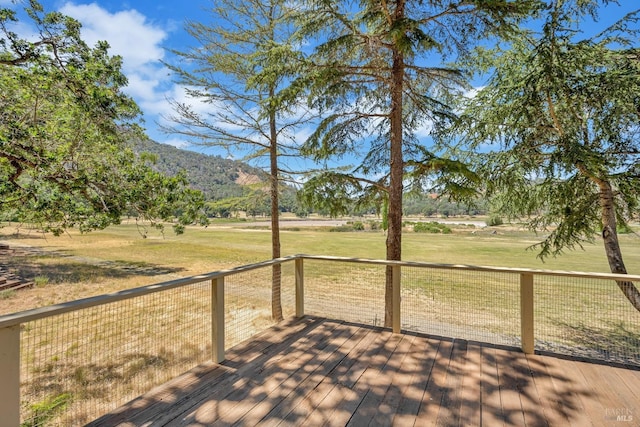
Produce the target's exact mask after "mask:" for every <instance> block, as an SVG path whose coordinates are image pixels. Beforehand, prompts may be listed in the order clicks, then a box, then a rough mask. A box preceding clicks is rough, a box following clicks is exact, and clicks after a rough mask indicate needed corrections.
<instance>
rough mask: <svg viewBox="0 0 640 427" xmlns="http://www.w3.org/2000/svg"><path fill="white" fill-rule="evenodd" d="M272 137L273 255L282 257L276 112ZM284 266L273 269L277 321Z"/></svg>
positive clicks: (280, 311)
mask: <svg viewBox="0 0 640 427" xmlns="http://www.w3.org/2000/svg"><path fill="white" fill-rule="evenodd" d="M269 119H270V124H269V128H270V129H269V131H270V138H271V144H270V147H269V160H270V178H271V179H270V183H271V185H270V196H271V257H272V258H273V259H276V258H280V206H279V201H278V199H279V197H278V184H279V181H280V180H279V172H278V144H277V137H278V136H277V130H276V117H275V112H272V113H271V116H270V118H269ZM281 288H282V266H281V265H280V264H275V265H273V266H272V270H271V317H272V318H273V320H275V321H278V322H279V321H280V320H282V298H281Z"/></svg>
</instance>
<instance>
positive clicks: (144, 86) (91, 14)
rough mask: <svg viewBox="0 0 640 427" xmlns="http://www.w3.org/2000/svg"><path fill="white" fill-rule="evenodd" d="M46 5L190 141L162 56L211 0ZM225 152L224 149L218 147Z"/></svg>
mask: <svg viewBox="0 0 640 427" xmlns="http://www.w3.org/2000/svg"><path fill="white" fill-rule="evenodd" d="M41 3H42V4H43V6H44V7H45V10H47V11H52V10H58V11H60V12H62V13H64V14H66V15H69V16H72V17H74V18H76V19H78V20H79V21H80V22H81V23H82V24H83V30H82V31H83V37H84V39H85V40H86V41H87V42H88V43H89V44H93V43H95V42H96V41H98V40H107V41H108V42H109V44H110V45H111V48H112V50H111V53H112V54H117V55H121V56H122V57H123V59H124V62H123V68H124V72H125V74H126V75H127V77H128V79H129V86H128V88H127V92H128V93H129V94H130V95H131V96H133V97H134V99H135V100H136V102H137V103H138V105H139V106H140V107H141V108H142V110H143V112H144V120H145V128H146V130H147V134H148V135H149V136H150V137H151V138H152V139H153V140H155V141H158V142H162V143H167V144H171V145H174V146H178V147H182V148H190V149H194V150H197V151H203V149H202V148H198V147H188V145H187V143H186V142H185V141H184V140H182V139H180V138H177V137H176V136H172V135H167V134H164V133H162V132H160V131H159V129H158V125H157V123H158V122H160V121H162V120H163V119H162V116H163V115H170V114H171V113H172V111H171V108H170V106H169V104H168V103H167V101H166V99H167V98H171V99H176V100H179V101H184V100H186V97H185V95H184V92H183V91H182V89H181V88H180V87H178V86H176V85H175V84H174V83H173V82H172V78H171V75H170V73H169V72H168V70H167V69H166V68H165V67H164V66H163V65H162V63H161V62H160V61H162V60H165V61H171V59H172V58H171V57H170V54H169V53H168V52H167V50H166V49H167V48H169V49H178V50H186V49H188V47H189V46H190V45H191V43H192V40H191V39H190V37H189V36H188V35H187V34H186V33H185V31H184V25H185V21H186V20H195V21H199V22H206V20H207V19H208V14H207V12H206V8H207V7H208V5H210V4H211V2H210V1H207V0H185V1H175V0H172V1H169V0H158V1H151V0H137V1H110V0H97V1H94V2H83V1H58V0H42V1H41ZM620 3H621V4H622V6H621V7H618V6H616V5H610V6H608V7H607V8H605V9H603V10H602V13H601V15H600V18H601V22H603V23H607V24H610V23H611V22H613V20H614V19H617V18H619V17H621V16H622V15H623V12H624V11H625V10H626V11H628V10H631V9H635V8H638V7H640V0H621V1H620ZM11 4H12V3H11V0H0V6H9V7H11ZM218 154H223V153H218Z"/></svg>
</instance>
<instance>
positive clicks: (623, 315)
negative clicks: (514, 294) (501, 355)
mask: <svg viewBox="0 0 640 427" xmlns="http://www.w3.org/2000/svg"><path fill="white" fill-rule="evenodd" d="M534 300H535V308H534V310H535V326H534V328H535V338H536V350H542V351H550V352H553V353H560V354H566V355H571V356H576V357H583V358H588V359H591V358H593V359H599V360H605V361H609V362H616V363H623V364H633V365H639V366H640V313H638V311H637V310H635V308H633V306H632V305H631V303H630V302H629V301H628V300H627V298H626V297H625V296H624V294H623V293H622V291H621V290H620V289H619V288H618V286H617V285H616V282H614V281H613V280H605V279H589V278H573V277H550V276H536V277H535V284H534Z"/></svg>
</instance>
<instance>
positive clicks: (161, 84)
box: [0, 0, 184, 146]
mask: <svg viewBox="0 0 640 427" xmlns="http://www.w3.org/2000/svg"><path fill="white" fill-rule="evenodd" d="M0 1H2V0H0ZM60 12H61V13H63V14H65V15H68V16H71V17H73V18H75V19H77V20H78V21H80V22H81V23H82V30H81V32H82V38H83V40H85V41H86V42H87V43H88V44H89V45H90V46H93V45H95V43H97V42H98V41H100V40H105V41H107V42H108V43H109V46H110V49H109V53H110V54H112V55H119V56H121V57H122V71H123V72H124V74H125V75H126V76H127V79H128V80H129V84H128V86H127V87H126V88H125V92H126V93H128V94H129V95H131V96H132V97H133V98H134V99H135V100H136V102H137V103H138V105H139V106H140V108H141V109H142V110H143V112H144V114H145V119H146V123H147V126H148V131H149V132H150V136H151V137H152V138H154V139H156V140H157V139H159V137H161V136H162V135H160V134H158V133H157V132H154V129H153V127H155V125H154V124H153V123H154V122H155V121H156V120H157V118H156V115H157V114H159V113H164V112H167V111H168V110H169V109H170V107H169V105H168V103H167V101H166V93H165V92H166V91H167V90H171V89H167V87H169V86H170V85H171V83H170V81H169V72H168V70H167V69H166V67H164V65H162V63H161V62H160V61H161V60H162V59H163V58H164V54H165V51H164V49H163V48H162V43H163V42H165V41H166V40H167V38H168V37H169V33H168V32H167V31H165V29H164V28H163V27H162V26H161V25H159V24H157V23H154V22H151V21H150V20H149V19H148V18H147V17H146V16H145V15H143V14H141V13H140V12H138V11H137V10H135V9H127V10H121V11H117V12H114V13H111V12H109V11H108V10H106V9H104V8H102V7H101V6H99V5H98V4H96V3H90V4H75V3H71V2H67V3H65V4H64V5H63V6H62V8H60ZM169 27H170V28H173V29H175V26H174V25H170V26H169ZM163 142H166V143H169V144H171V145H175V146H184V143H183V142H179V141H173V140H171V141H163Z"/></svg>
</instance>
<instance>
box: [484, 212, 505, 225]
mask: <svg viewBox="0 0 640 427" xmlns="http://www.w3.org/2000/svg"><path fill="white" fill-rule="evenodd" d="M502 224H504V222H503V221H502V218H501V217H499V216H498V215H491V216H490V217H489V219H488V220H487V225H488V226H489V227H495V226H496V225H502Z"/></svg>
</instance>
